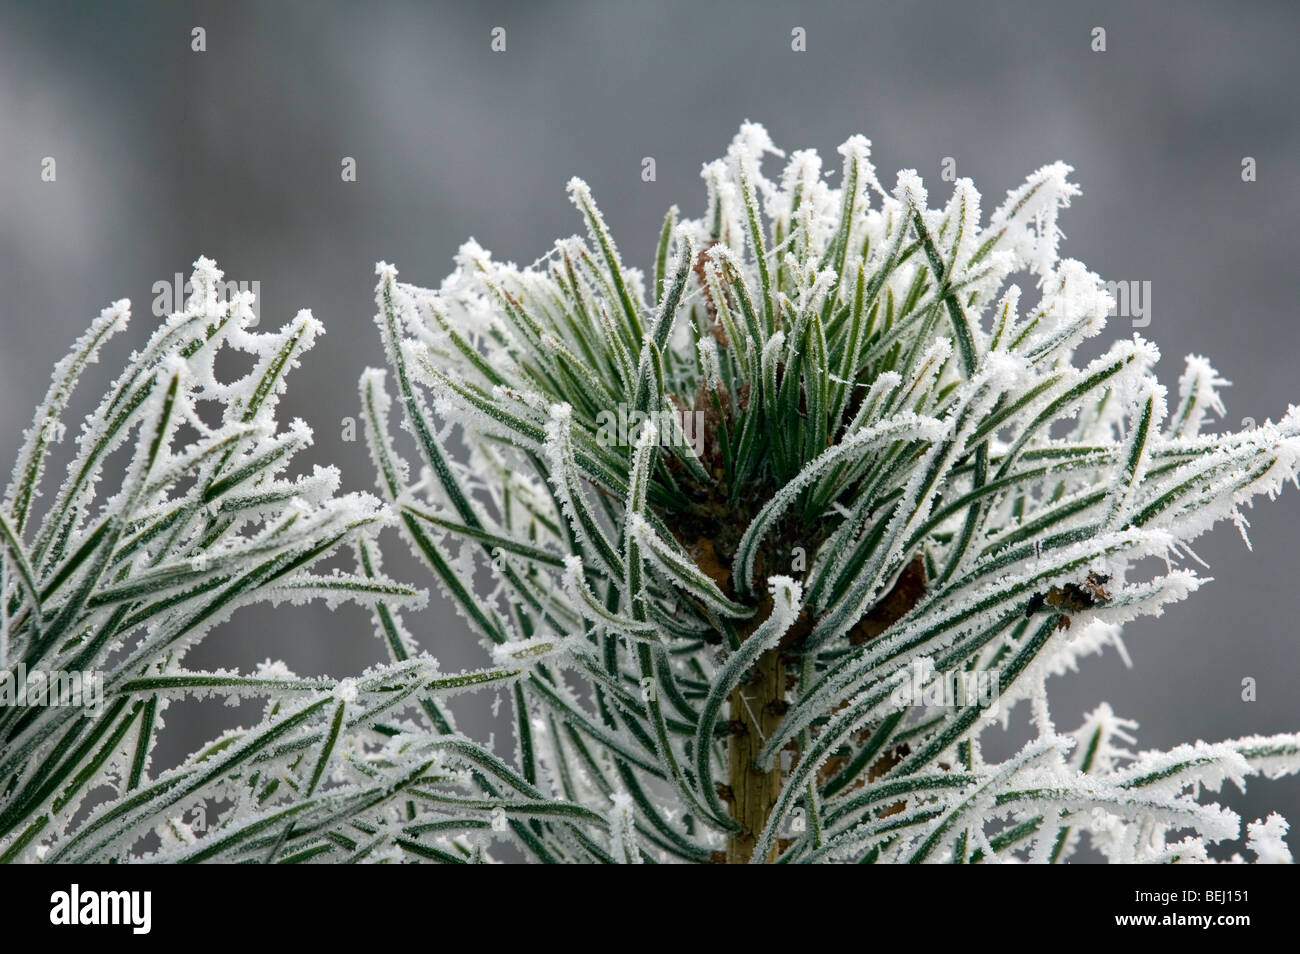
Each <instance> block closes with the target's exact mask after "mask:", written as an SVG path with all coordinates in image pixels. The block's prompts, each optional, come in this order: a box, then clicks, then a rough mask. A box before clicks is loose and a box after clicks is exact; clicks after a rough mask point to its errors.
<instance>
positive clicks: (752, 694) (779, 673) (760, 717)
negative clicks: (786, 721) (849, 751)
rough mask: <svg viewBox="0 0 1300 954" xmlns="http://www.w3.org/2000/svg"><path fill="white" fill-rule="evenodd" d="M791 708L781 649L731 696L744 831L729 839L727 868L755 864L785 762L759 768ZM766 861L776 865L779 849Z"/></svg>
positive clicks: (738, 813)
mask: <svg viewBox="0 0 1300 954" xmlns="http://www.w3.org/2000/svg"><path fill="white" fill-rule="evenodd" d="M784 706H785V664H784V663H783V662H782V661H781V650H780V649H779V648H774V649H772V650H769V651H768V652H766V653H763V655H761V656H759V658H758V662H756V663H755V664H754V669H753V676H752V678H751V679H750V680H749V681H748V682H743V683H741V684H740V685H739V686H738V687H737V688H736V689H735V690H733V691H732V693H731V735H730V737H729V743H728V745H727V757H728V763H729V780H730V783H731V798H732V809H731V810H732V816H733V817H734V818H735V819H736V821H738V822H739V823H740V826H741V830H740V831H738V832H736V833H735V834H733V835H731V836H730V837H729V838H728V839H727V864H729V865H738V864H746V863H748V862H749V860H750V857H751V856H752V855H753V853H754V843H755V841H757V839H758V835H759V833H760V832H762V830H763V826H764V825H766V824H767V817H768V815H770V814H771V813H772V806H773V805H775V804H776V799H777V796H778V795H779V794H780V792H781V770H780V767H779V762H778V765H777V767H775V768H773V770H772V771H770V772H764V771H763V770H762V769H760V768H759V767H758V761H757V759H758V753H759V750H760V749H762V747H763V742H764V740H766V739H770V738H771V737H772V734H773V732H774V731H775V730H776V727H777V724H778V723H779V722H780V721H781V713H782V711H783V708H784ZM764 860H765V861H768V862H771V861H775V860H776V845H775V844H773V847H772V850H771V852H769V854H768V857H767V858H766V859H764Z"/></svg>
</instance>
